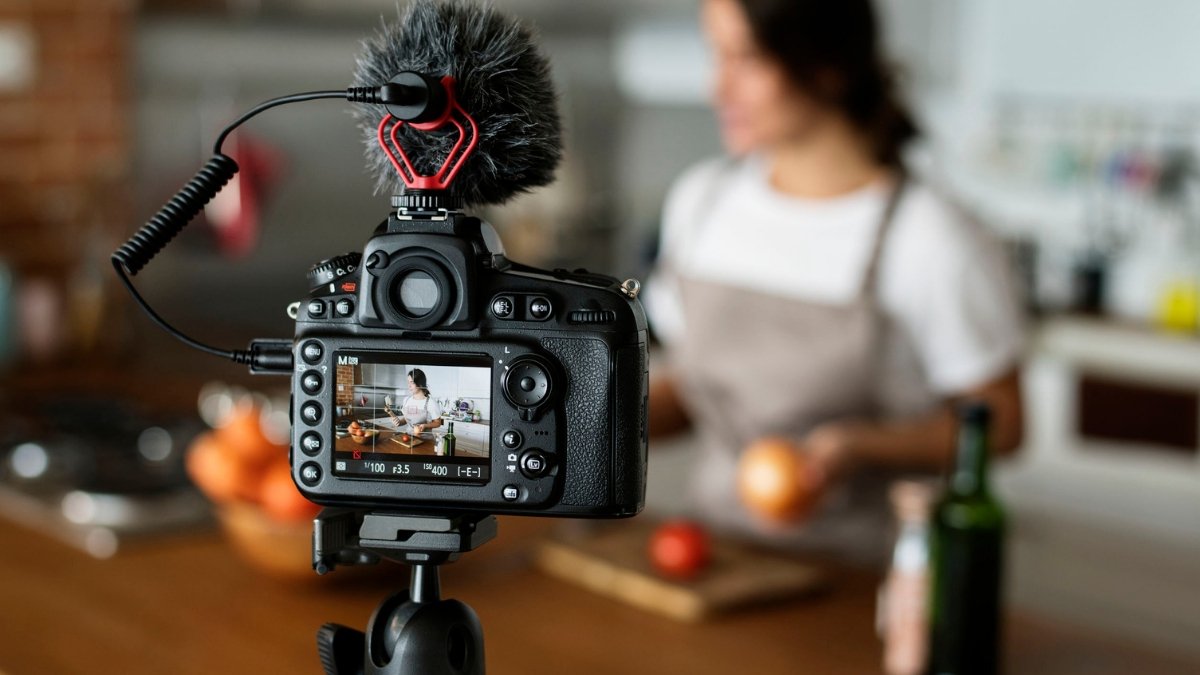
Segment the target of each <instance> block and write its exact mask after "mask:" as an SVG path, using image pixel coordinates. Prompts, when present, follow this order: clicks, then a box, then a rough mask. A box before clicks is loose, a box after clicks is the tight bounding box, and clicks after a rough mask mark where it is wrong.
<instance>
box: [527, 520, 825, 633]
mask: <svg viewBox="0 0 1200 675" xmlns="http://www.w3.org/2000/svg"><path fill="white" fill-rule="evenodd" d="M657 525H658V523H657V522H655V521H653V520H648V519H646V518H638V519H636V520H634V521H625V522H622V523H619V524H614V525H609V526H605V527H604V528H603V529H597V530H596V531H594V532H591V533H589V534H586V535H584V534H575V535H560V536H556V537H553V538H551V539H548V540H546V541H544V542H542V543H541V544H540V545H539V546H538V549H537V555H536V559H537V564H538V567H540V568H541V569H542V570H543V571H545V572H547V573H549V574H551V575H553V576H556V577H559V578H561V579H564V580H566V581H570V582H572V583H577V584H579V585H581V586H584V587H585V588H588V589H591V590H593V591H595V592H597V593H600V594H601V595H606V596H609V597H612V598H615V599H617V600H620V601H622V602H626V603H628V604H631V605H633V606H635V607H640V608H642V609H645V610H648V611H651V612H655V613H658V614H662V615H664V616H667V617H670V618H673V619H676V620H679V621H689V622H692V621H700V620H702V619H705V618H706V617H709V616H712V615H714V614H718V613H721V612H727V611H731V610H735V609H740V608H744V607H747V606H752V605H755V604H761V603H766V602H775V601H779V600H783V599H788V598H795V597H799V596H803V595H808V594H811V593H813V592H815V591H817V590H819V589H821V588H822V587H823V585H824V582H823V581H824V575H823V574H822V573H821V571H820V569H818V568H816V567H814V566H812V565H808V564H805V563H802V562H798V561H796V560H793V559H791V558H788V557H785V556H782V555H778V554H774V553H768V552H763V551H759V550H755V549H752V548H749V547H747V546H744V545H742V544H739V543H736V542H733V541H729V540H724V539H721V538H719V537H714V538H713V557H712V562H711V564H710V565H709V567H708V569H706V570H705V571H704V572H702V573H701V575H700V576H699V577H697V578H696V579H694V580H691V581H677V580H673V579H669V578H667V577H664V576H662V575H661V574H659V573H658V572H656V571H655V570H654V568H653V567H652V566H651V565H650V561H649V560H648V558H647V556H646V546H647V542H648V540H649V537H650V533H651V532H653V530H654V528H655V527H656V526H657Z"/></svg>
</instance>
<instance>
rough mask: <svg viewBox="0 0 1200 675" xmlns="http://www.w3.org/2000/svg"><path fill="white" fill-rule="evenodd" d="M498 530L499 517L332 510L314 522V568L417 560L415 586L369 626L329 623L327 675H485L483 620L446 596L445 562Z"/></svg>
mask: <svg viewBox="0 0 1200 675" xmlns="http://www.w3.org/2000/svg"><path fill="white" fill-rule="evenodd" d="M495 536H496V517H495V516H491V515H485V514H478V515H470V516H453V517H446V516H434V515H409V514H400V513H387V512H373V511H361V510H350V509H325V510H324V511H322V512H321V514H320V515H319V516H317V518H316V520H314V521H313V569H315V570H316V571H317V573H318V574H327V573H329V572H331V571H333V570H334V569H336V568H337V566H338V565H364V564H365V565H370V564H375V563H378V562H379V561H380V560H391V561H394V562H401V563H408V564H410V565H412V578H411V581H410V585H409V589H408V590H407V591H401V592H399V593H395V594H393V595H392V596H390V597H389V598H387V599H386V600H384V601H383V602H382V603H381V604H380V605H379V607H377V608H376V609H375V613H374V614H372V615H371V620H370V622H369V623H368V624H367V631H366V632H365V633H364V632H362V631H358V630H355V629H353V628H349V627H347V626H342V625H339V624H325V625H324V626H322V627H321V629H320V630H319V631H317V650H318V651H319V652H320V655H321V664H322V666H323V667H324V669H325V674H326V675H358V674H360V673H361V674H362V675H418V674H420V675H482V674H483V672H484V659H483V626H482V625H481V624H480V623H479V617H477V616H476V615H475V612H474V610H472V609H471V608H470V607H469V606H468V605H466V604H465V603H462V602H459V601H458V600H444V599H442V597H441V583H440V581H439V578H438V566H439V565H441V564H443V563H447V562H453V561H454V560H457V559H458V557H459V556H461V555H462V554H463V553H466V552H468V551H472V550H474V549H476V548H478V547H480V546H482V545H484V544H486V543H487V542H489V541H491V540H492V539H493V538H495Z"/></svg>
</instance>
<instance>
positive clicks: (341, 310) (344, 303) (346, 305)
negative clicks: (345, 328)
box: [333, 298, 354, 316]
mask: <svg viewBox="0 0 1200 675" xmlns="http://www.w3.org/2000/svg"><path fill="white" fill-rule="evenodd" d="M333 311H335V312H337V314H338V316H350V315H351V314H353V313H354V301H353V300H350V299H348V298H342V299H341V300H338V301H337V304H336V305H334V306H333Z"/></svg>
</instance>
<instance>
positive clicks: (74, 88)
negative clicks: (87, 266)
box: [0, 0, 135, 277]
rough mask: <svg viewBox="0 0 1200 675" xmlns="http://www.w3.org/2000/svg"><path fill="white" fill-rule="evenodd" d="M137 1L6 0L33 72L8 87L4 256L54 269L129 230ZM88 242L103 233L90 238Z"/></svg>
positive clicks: (3, 112)
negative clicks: (133, 40)
mask: <svg viewBox="0 0 1200 675" xmlns="http://www.w3.org/2000/svg"><path fill="white" fill-rule="evenodd" d="M134 6H135V2H134V0H0V29H8V30H9V31H15V32H16V33H18V34H21V35H24V36H27V37H29V38H31V40H29V43H31V44H32V50H33V69H32V72H33V78H32V80H31V81H29V82H28V84H26V85H24V86H19V87H11V86H9V87H0V255H3V257H4V258H6V259H7V260H8V261H9V263H10V264H11V265H13V266H14V267H16V268H17V270H18V271H20V272H24V273H26V274H33V275H38V276H46V275H48V276H51V277H54V276H56V275H57V274H58V273H57V272H56V271H55V270H64V275H65V274H67V273H69V272H65V270H68V269H69V268H71V267H73V266H74V265H76V264H77V263H78V262H80V257H81V256H83V255H87V254H88V250H87V249H88V248H90V249H91V252H92V254H93V255H94V254H95V251H96V249H104V248H107V247H108V246H109V245H110V243H116V242H118V241H119V238H120V237H121V236H122V235H124V234H126V233H127V232H128V231H130V230H131V229H132V228H131V225H130V223H129V194H130V192H129V182H130V166H129V163H130V138H131V133H130V124H131V123H132V121H131V119H130V98H131V97H130V85H131V83H130V76H129V73H130V51H131V37H132V36H131V32H132V22H133V12H134ZM85 242H95V243H93V244H92V245H91V246H90V247H88V246H85V245H84V243H85Z"/></svg>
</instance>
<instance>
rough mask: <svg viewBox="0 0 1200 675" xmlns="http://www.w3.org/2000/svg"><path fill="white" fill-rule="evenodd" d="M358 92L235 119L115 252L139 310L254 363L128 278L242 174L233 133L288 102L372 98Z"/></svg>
mask: <svg viewBox="0 0 1200 675" xmlns="http://www.w3.org/2000/svg"><path fill="white" fill-rule="evenodd" d="M358 89H361V88H355V89H348V90H329V91H313V92H307V93H303V94H293V95H291V96H283V97H280V98H274V99H271V100H269V101H265V102H263V103H260V104H258V105H257V106H255V107H254V108H251V109H250V110H249V111H247V112H246V113H245V114H243V115H242V116H241V117H239V118H237V119H236V120H234V122H233V123H232V124H230V125H229V126H227V127H225V129H224V130H223V131H222V132H221V134H220V135H219V136H218V137H217V140H216V143H214V144H213V156H212V158H211V159H209V160H208V162H206V163H205V164H204V167H203V168H202V169H200V171H199V172H198V173H197V174H196V175H195V177H193V178H192V179H191V180H189V181H188V182H187V184H185V185H184V186H183V188H182V189H181V190H180V191H179V192H177V193H176V194H175V196H174V197H172V198H171V199H170V200H169V201H168V202H167V203H166V204H165V205H164V206H163V207H162V208H161V209H159V210H158V213H156V214H154V216H153V217H152V218H150V220H149V221H147V223H146V224H145V225H143V226H142V228H141V229H139V230H138V231H137V232H135V233H134V234H133V236H132V237H130V238H129V240H128V241H126V242H125V243H124V244H122V245H121V247H120V248H118V249H117V250H116V252H115V253H113V255H112V264H113V267H114V268H115V269H116V271H117V276H118V277H120V279H121V283H122V284H124V285H125V288H126V289H127V290H128V291H129V294H130V295H131V296H132V297H133V299H134V301H135V302H136V303H137V304H138V306H140V307H141V308H142V311H144V312H145V313H146V315H147V316H148V317H150V320H151V321H153V322H154V323H155V324H157V325H158V326H159V328H162V329H163V330H164V331H166V332H167V333H169V334H170V335H172V336H174V337H175V338H176V339H178V340H180V341H181V342H183V343H184V344H186V345H188V346H189V347H192V348H194V349H198V350H200V351H202V352H206V353H208V354H213V355H215V356H221V357H224V358H227V359H230V360H232V361H235V362H237V363H240V364H251V363H252V362H253V361H254V359H255V353H254V352H253V350H239V349H220V348H218V347H213V346H211V345H206V344H204V343H203V342H200V341H198V340H195V339H193V338H191V337H189V336H187V335H185V334H184V333H182V332H180V331H179V330H178V329H176V328H175V327H174V326H172V325H171V324H169V323H167V321H166V320H165V319H163V318H162V317H161V316H159V315H158V313H157V312H155V311H154V310H153V309H151V308H150V305H149V304H148V303H147V302H146V300H145V299H144V298H143V297H142V295H141V294H140V293H138V291H137V289H136V288H135V287H134V285H133V281H132V280H131V279H130V277H132V276H136V275H137V273H138V272H140V271H142V269H143V268H144V267H145V266H146V265H147V264H149V263H150V261H151V260H153V259H154V256H156V255H158V254H159V252H161V251H162V249H163V247H165V246H166V245H167V244H169V243H170V242H171V240H172V239H174V238H175V237H176V235H178V234H179V233H180V232H182V231H183V228H185V227H187V226H188V223H190V222H191V221H192V219H193V218H195V217H196V216H197V214H199V213H200V210H201V209H203V208H204V206H205V205H206V204H208V202H210V201H212V199H213V197H215V196H216V195H217V193H218V192H220V191H221V188H223V187H225V185H227V184H228V183H229V181H230V180H231V179H232V178H233V176H234V174H236V173H237V172H238V165H237V162H235V161H233V159H232V158H230V157H228V156H227V155H225V154H223V153H222V151H221V150H222V146H223V145H224V144H225V139H226V138H227V137H228V136H229V134H230V133H232V132H233V130H234V129H236V128H237V127H239V126H241V125H242V123H244V122H246V120H249V119H250V118H251V117H254V116H255V115H257V114H259V113H261V112H263V111H264V110H268V109H270V108H274V107H275V106H278V105H283V104H285V103H296V102H299V101H311V100H314V99H320V98H337V99H342V100H347V99H349V100H361V99H368V98H369V96H368V93H367V92H363V91H359V90H358Z"/></svg>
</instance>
